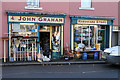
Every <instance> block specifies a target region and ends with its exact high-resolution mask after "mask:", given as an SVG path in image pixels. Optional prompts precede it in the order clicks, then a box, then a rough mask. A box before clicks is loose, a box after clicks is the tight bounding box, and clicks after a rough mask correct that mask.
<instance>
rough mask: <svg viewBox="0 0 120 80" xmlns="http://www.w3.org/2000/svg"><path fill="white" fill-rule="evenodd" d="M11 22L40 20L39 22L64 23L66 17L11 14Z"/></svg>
mask: <svg viewBox="0 0 120 80" xmlns="http://www.w3.org/2000/svg"><path fill="white" fill-rule="evenodd" d="M9 22H38V23H64V18H56V17H35V16H34V17H32V16H9Z"/></svg>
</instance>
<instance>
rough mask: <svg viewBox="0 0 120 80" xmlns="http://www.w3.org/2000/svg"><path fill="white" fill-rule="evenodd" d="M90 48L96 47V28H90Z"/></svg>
mask: <svg viewBox="0 0 120 80" xmlns="http://www.w3.org/2000/svg"><path fill="white" fill-rule="evenodd" d="M90 47H91V48H94V47H95V28H94V26H90Z"/></svg>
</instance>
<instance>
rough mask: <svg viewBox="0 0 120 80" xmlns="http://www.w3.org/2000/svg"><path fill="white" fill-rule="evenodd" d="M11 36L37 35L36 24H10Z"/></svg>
mask: <svg viewBox="0 0 120 80" xmlns="http://www.w3.org/2000/svg"><path fill="white" fill-rule="evenodd" d="M12 32H13V33H14V35H13V36H23V37H25V36H27V37H33V36H37V32H38V30H37V25H35V24H22V23H21V24H12Z"/></svg>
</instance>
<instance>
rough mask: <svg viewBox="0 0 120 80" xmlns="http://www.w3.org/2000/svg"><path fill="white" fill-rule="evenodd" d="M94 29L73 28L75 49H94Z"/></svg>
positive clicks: (84, 26) (92, 27) (84, 27)
mask: <svg viewBox="0 0 120 80" xmlns="http://www.w3.org/2000/svg"><path fill="white" fill-rule="evenodd" d="M95 28H96V27H95V26H92V25H90V26H88V25H76V26H75V27H74V32H75V33H74V36H75V42H74V44H75V49H77V48H84V47H86V48H95V41H96V40H97V39H96V35H95V33H96V29H95Z"/></svg>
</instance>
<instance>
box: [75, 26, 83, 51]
mask: <svg viewBox="0 0 120 80" xmlns="http://www.w3.org/2000/svg"><path fill="white" fill-rule="evenodd" d="M74 32H75V34H74V36H75V43H74V45H75V49H77V47H82V41H81V39H82V26H75V28H74Z"/></svg>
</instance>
